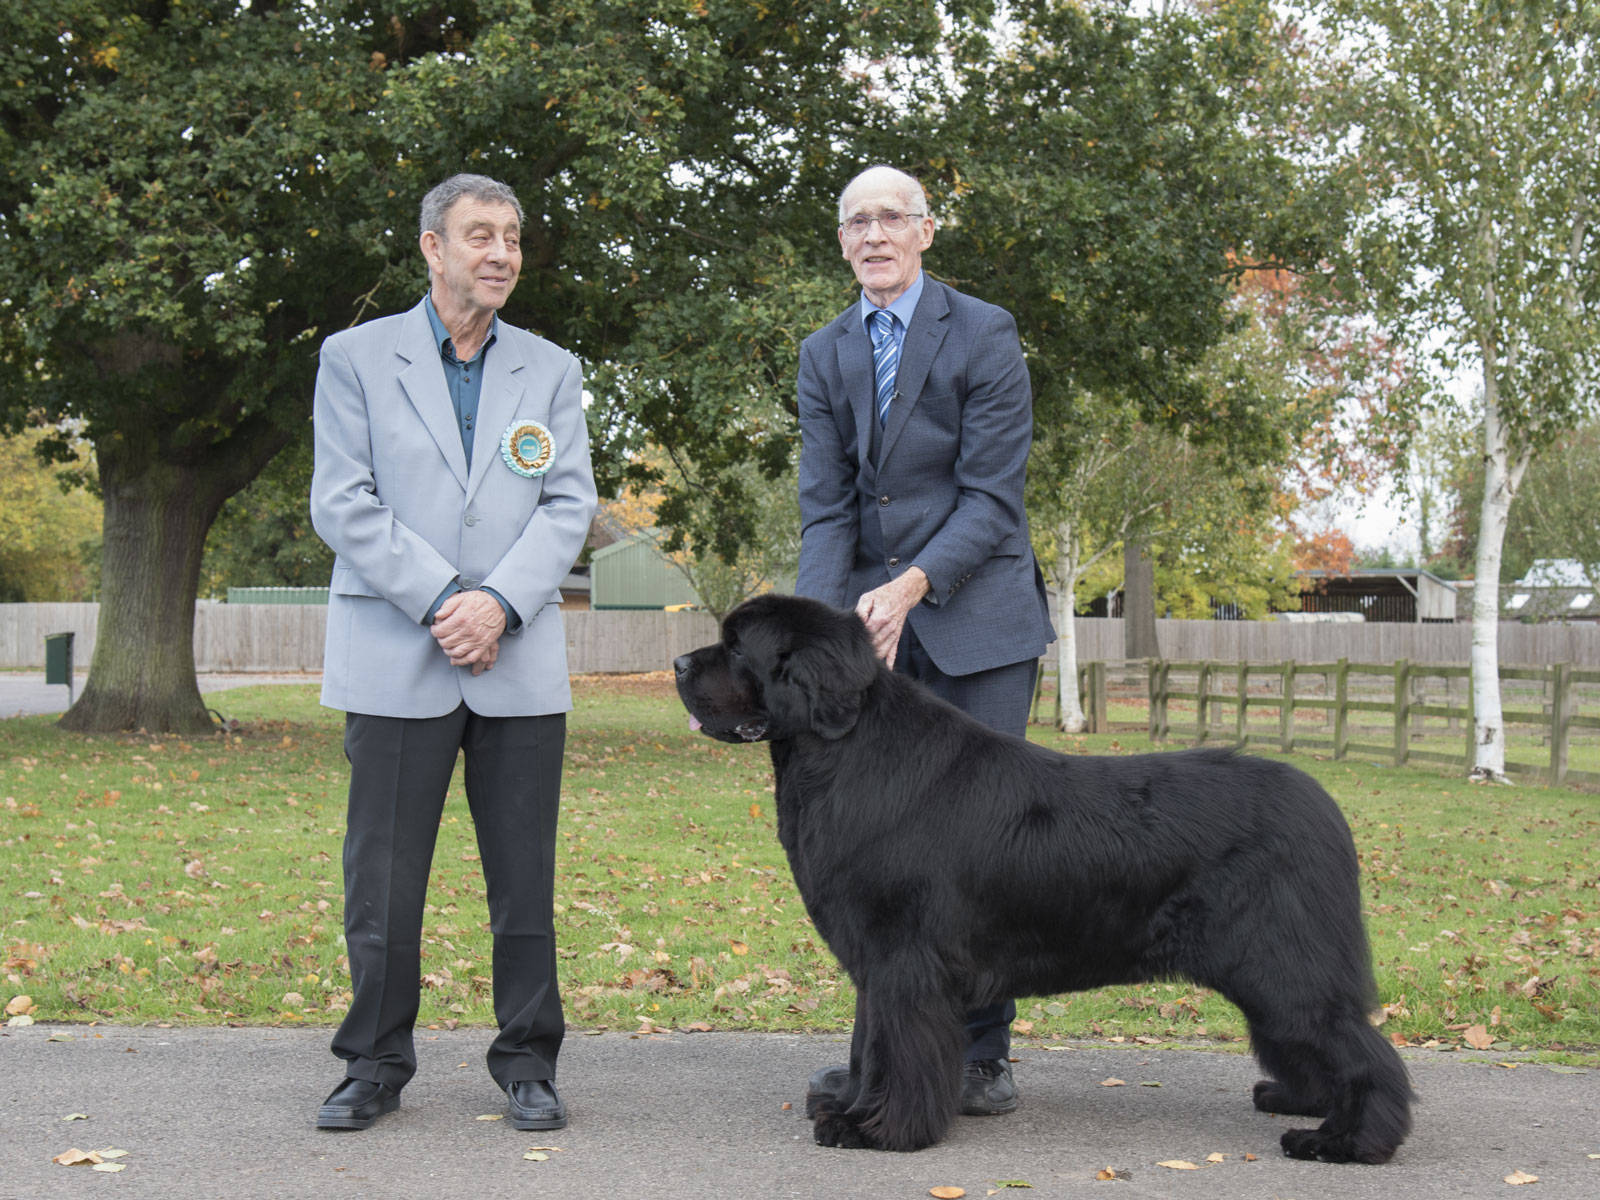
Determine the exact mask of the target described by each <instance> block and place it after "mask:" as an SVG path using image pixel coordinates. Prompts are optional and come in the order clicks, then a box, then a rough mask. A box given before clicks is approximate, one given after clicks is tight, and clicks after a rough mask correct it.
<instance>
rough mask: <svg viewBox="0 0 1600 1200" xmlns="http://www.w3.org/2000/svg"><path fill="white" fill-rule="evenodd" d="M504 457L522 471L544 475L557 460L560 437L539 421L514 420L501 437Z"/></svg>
mask: <svg viewBox="0 0 1600 1200" xmlns="http://www.w3.org/2000/svg"><path fill="white" fill-rule="evenodd" d="M500 457H501V458H503V459H505V463H506V466H508V467H510V468H511V469H512V470H513V471H515V472H516V473H517V474H518V475H521V476H523V477H524V478H527V479H532V478H533V477H534V476H536V475H543V474H544V473H545V472H546V471H548V470H549V469H550V464H551V463H553V462H555V460H556V439H555V438H554V437H552V436H551V435H550V431H549V430H548V429H546V428H545V427H544V426H543V425H541V424H539V422H537V421H514V422H512V423H511V424H510V425H508V426H507V427H506V432H505V436H504V437H502V438H501V439H500Z"/></svg>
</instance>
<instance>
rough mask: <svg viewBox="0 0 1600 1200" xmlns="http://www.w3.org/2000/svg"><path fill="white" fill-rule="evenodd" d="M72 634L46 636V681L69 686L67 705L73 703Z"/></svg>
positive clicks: (48, 634)
mask: <svg viewBox="0 0 1600 1200" xmlns="http://www.w3.org/2000/svg"><path fill="white" fill-rule="evenodd" d="M73 636H74V635H73V634H70V633H47V634H45V635H44V681H45V682H46V683H64V684H66V685H67V703H69V704H70V703H71V702H72V639H73Z"/></svg>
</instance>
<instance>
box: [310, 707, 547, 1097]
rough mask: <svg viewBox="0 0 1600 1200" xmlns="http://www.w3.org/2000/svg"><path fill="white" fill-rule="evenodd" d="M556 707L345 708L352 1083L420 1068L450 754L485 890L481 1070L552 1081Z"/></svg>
mask: <svg viewBox="0 0 1600 1200" xmlns="http://www.w3.org/2000/svg"><path fill="white" fill-rule="evenodd" d="M566 729H567V721H566V715H565V714H564V713H556V714H554V715H550V716H537V717H482V716H479V715H477V714H476V713H473V712H471V711H470V710H469V709H468V708H467V707H466V705H462V706H461V707H460V708H457V709H456V710H455V712H453V713H450V714H448V715H446V716H443V717H430V718H426V719H412V718H402V717H377V716H370V715H367V714H363V713H349V714H347V715H346V717H345V735H344V748H345V757H346V758H348V759H349V760H350V805H349V820H348V824H347V826H346V832H345V839H344V931H345V941H346V946H347V949H348V952H349V956H350V979H351V983H352V985H353V992H354V996H353V999H352V1001H351V1004H350V1010H349V1012H347V1013H346V1014H345V1018H344V1021H343V1022H342V1023H341V1024H340V1026H339V1030H338V1032H337V1033H336V1034H335V1035H334V1038H333V1052H334V1054H336V1055H337V1056H338V1057H339V1058H341V1059H343V1060H344V1061H345V1063H346V1067H345V1070H346V1074H347V1075H349V1076H350V1077H351V1078H355V1079H369V1080H372V1081H373V1082H376V1083H384V1084H388V1085H389V1086H390V1087H393V1088H396V1089H398V1088H400V1087H403V1086H404V1085H405V1083H406V1082H407V1081H408V1080H409V1079H410V1078H411V1076H412V1075H414V1074H415V1073H416V1069H417V1056H416V1049H415V1046H414V1045H413V1041H412V1027H413V1026H414V1025H415V1024H416V1019H417V1009H418V1005H419V1003H420V997H421V974H422V970H421V947H422V909H423V902H424V900H425V898H426V895H427V890H428V873H429V871H430V869H431V867H432V863H433V848H434V842H435V840H436V838H437V836H438V832H439V819H440V815H441V814H442V812H443V810H444V800H445V793H446V791H447V790H448V789H449V786H450V776H451V773H452V772H453V771H454V769H455V762H456V754H457V752H463V753H464V754H465V755H466V788H467V804H468V807H469V808H470V809H471V811H472V823H473V826H474V828H475V829H476V832H477V837H478V852H479V856H480V858H481V860H482V865H483V877H484V882H485V884H486V886H487V889H488V896H489V928H490V931H491V933H492V934H493V936H494V961H493V975H494V1012H495V1018H496V1020H497V1021H498V1022H499V1025H500V1032H499V1035H498V1036H497V1037H496V1038H495V1039H494V1042H493V1044H492V1045H491V1046H490V1047H489V1052H488V1063H489V1073H490V1074H491V1075H492V1076H494V1080H495V1082H496V1083H497V1084H499V1085H500V1086H501V1087H506V1086H508V1085H509V1084H511V1083H514V1082H516V1081H517V1080H522V1079H553V1078H555V1073H556V1055H557V1053H558V1052H559V1051H560V1049H561V1038H562V1034H563V1031H564V1029H565V1023H564V1020H563V1018H562V1014H561V996H560V992H559V990H558V987H557V983H556V939H555V926H554V919H553V916H552V913H551V905H552V903H553V901H554V892H555V841H556V813H557V809H558V807H559V804H560V796H561V763H562V751H563V749H564V747H565V744H566Z"/></svg>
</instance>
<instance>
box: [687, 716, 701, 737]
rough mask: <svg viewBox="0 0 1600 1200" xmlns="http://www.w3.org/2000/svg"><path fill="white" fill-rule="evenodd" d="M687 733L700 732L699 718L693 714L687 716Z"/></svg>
mask: <svg viewBox="0 0 1600 1200" xmlns="http://www.w3.org/2000/svg"><path fill="white" fill-rule="evenodd" d="M689 732H690V733H699V732H700V718H699V717H697V716H695V715H694V714H693V713H690V714H689Z"/></svg>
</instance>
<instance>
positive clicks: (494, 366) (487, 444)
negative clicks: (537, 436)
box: [467, 321, 548, 500]
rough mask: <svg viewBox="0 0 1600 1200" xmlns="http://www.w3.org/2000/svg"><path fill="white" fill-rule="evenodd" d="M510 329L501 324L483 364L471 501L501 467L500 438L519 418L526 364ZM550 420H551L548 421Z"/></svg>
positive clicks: (468, 489) (474, 433)
mask: <svg viewBox="0 0 1600 1200" xmlns="http://www.w3.org/2000/svg"><path fill="white" fill-rule="evenodd" d="M506 330H507V326H506V324H505V322H504V321H502V322H500V336H499V337H497V338H496V339H495V343H494V345H493V346H491V347H489V356H488V358H486V359H485V360H484V364H483V388H482V390H481V391H480V392H479V393H478V427H477V429H476V430H474V431H473V434H472V476H471V478H470V479H469V480H468V481H467V499H468V500H471V499H472V497H473V495H474V493H476V492H477V490H478V486H479V485H480V484H481V483H483V479H484V476H485V475H487V474H488V473H489V472H490V471H491V470H492V469H494V468H496V467H499V469H500V470H506V469H507V468H506V467H505V466H503V465H502V464H501V462H500V439H501V437H502V435H504V433H505V431H506V427H507V426H508V425H510V424H511V418H512V417H513V416H515V415H516V412H517V404H518V402H519V401H520V400H521V399H522V378H521V374H520V372H521V371H522V367H523V362H522V358H521V356H520V355H519V354H518V353H517V346H516V343H515V342H513V341H512V339H511V338H509V337H507V336H506ZM547 419H548V418H547Z"/></svg>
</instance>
